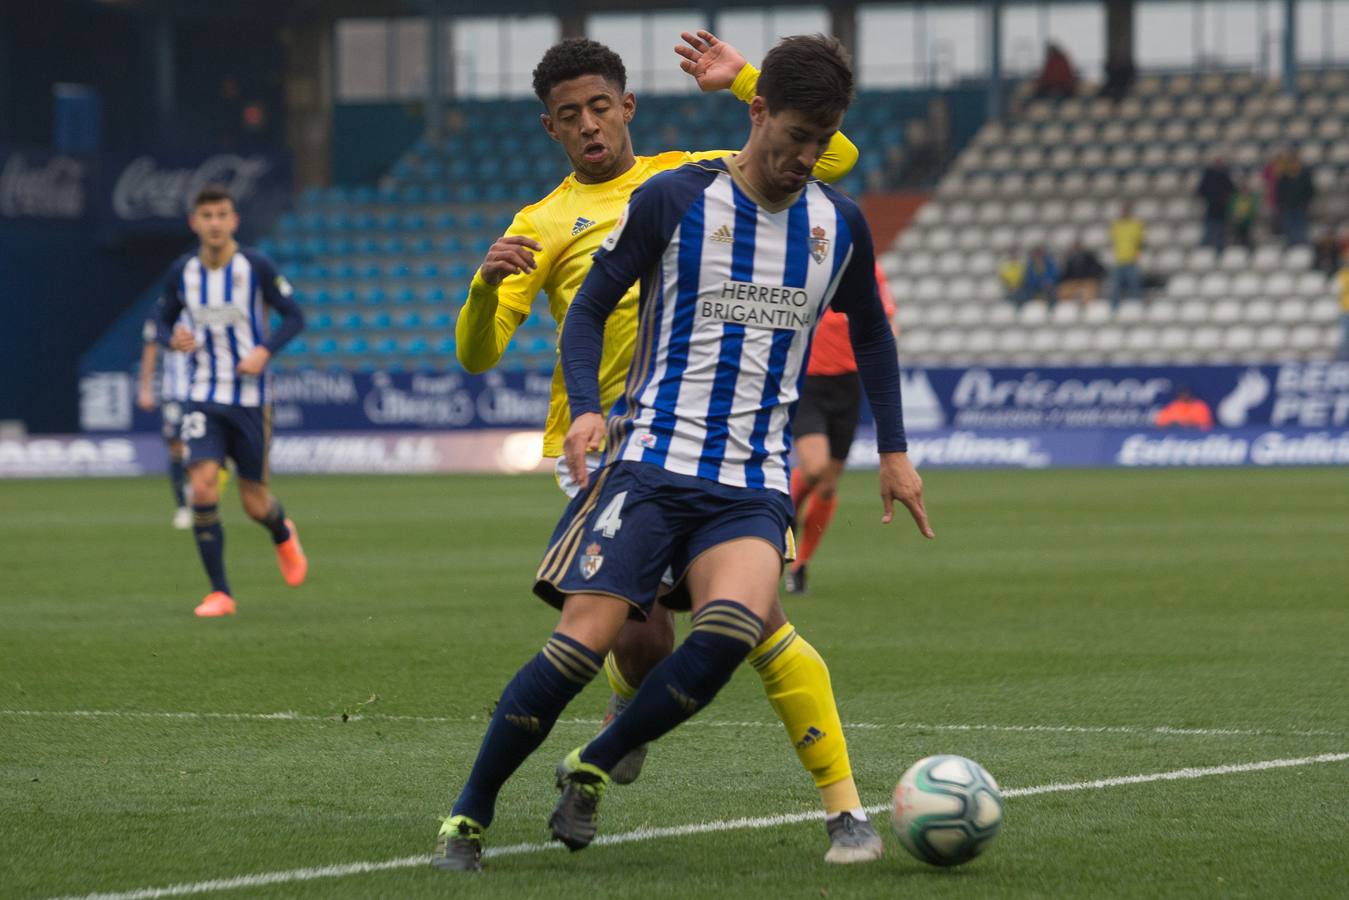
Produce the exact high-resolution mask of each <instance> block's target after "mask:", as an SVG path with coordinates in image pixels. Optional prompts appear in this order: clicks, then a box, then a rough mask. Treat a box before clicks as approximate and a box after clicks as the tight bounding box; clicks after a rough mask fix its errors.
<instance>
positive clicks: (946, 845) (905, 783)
mask: <svg viewBox="0 0 1349 900" xmlns="http://www.w3.org/2000/svg"><path fill="white" fill-rule="evenodd" d="M892 821H893V823H894V826H895V834H896V835H897V836H898V837H899V842H900V843H901V844H903V845H904V849H906V850H908V851H909V852H910V853H912V854H913V855H914V856H916V857H917V858H918V859H921V860H922V861H923V862H925V863H931V864H932V865H934V866H958V865H960V864H961V863H963V862H969V861H970V860H972V859H974V858H975V857H976V856H978V855H979V854H980V853H983V852H984V848H985V847H987V846H988V845H989V843H990V842H991V841H992V840H993V838H995V837H997V836H998V830H999V829H1000V828H1002V794H1001V793H1000V792H999V791H998V783H997V782H996V781H994V780H993V776H992V775H990V774H988V773H987V772H986V771H984V767H983V766H981V765H979V764H978V763H977V762H975V761H974V760H972V759H966V758H965V757H963V756H945V755H944V756H929V757H927V758H925V759H920V760H918V762H916V763H914V764H913V765H912V766H910V767H909V771H907V772H905V773H904V777H903V778H901V779H899V784H898V785H897V786H896V787H895V804H894V809H893V810H892Z"/></svg>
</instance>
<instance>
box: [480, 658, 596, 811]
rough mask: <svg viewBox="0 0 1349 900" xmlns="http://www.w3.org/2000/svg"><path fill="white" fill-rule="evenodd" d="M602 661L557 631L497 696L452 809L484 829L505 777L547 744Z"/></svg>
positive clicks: (493, 809) (494, 808)
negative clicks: (464, 782)
mask: <svg viewBox="0 0 1349 900" xmlns="http://www.w3.org/2000/svg"><path fill="white" fill-rule="evenodd" d="M603 664H604V657H602V656H601V655H599V654H598V653H595V652H593V651H591V650H590V649H589V648H587V647H585V646H584V645H583V644H580V643H577V642H576V641H574V640H572V639H571V638H569V637H567V636H566V635H563V634H558V633H556V632H555V633H554V634H553V636H552V637H551V638H549V639H548V643H547V644H544V646H543V650H542V651H541V652H540V653H539V654H538V655H537V656H535V657H534V658H533V659H531V660H530V661H529V662H527V663H525V665H524V667H523V668H522V669H520V671H519V672H517V673H515V677H514V678H513V679H511V683H510V684H508V685H506V690H505V691H503V692H502V694H501V699H500V700H499V701H497V707H496V711H495V712H493V713H492V722H491V724H489V725H488V726H487V734H486V736H485V737H484V738H483V739H482V747H481V748H480V749H479V750H478V758H477V759H476V760H475V761H474V763H473V771H471V772H470V773H469V775H468V783H467V784H466V785H464V789H463V791H461V792H460V794H459V797H458V799H456V800H455V801H454V810H453V814H454V815H456V816H468V817H469V818H471V819H473V820H475V821H476V822H478V824H480V825H482V826H483V827H484V828H486V827H487V826H488V825H489V824H491V822H492V816H493V814H494V813H495V811H496V800H497V794H498V793H500V792H501V786H502V785H503V784H505V783H506V779H507V778H510V777H511V774H512V773H514V772H515V770H516V769H518V768H519V767H520V764H521V763H522V762H524V761H525V759H526V758H527V757H528V756H529V754H531V753H533V752H534V751H535V750H536V749H538V746H539V745H540V744H542V743H543V739H544V738H546V737H547V736H548V732H549V731H551V730H552V728H553V723H554V722H556V721H557V717H558V716H559V715H561V714H562V710H563V709H565V708H566V706H567V704H568V703H570V702H571V700H572V698H573V697H575V696H576V695H577V694H579V693H580V692H581V689H582V688H584V687H585V686H586V685H587V684H589V683H590V680H591V679H592V678H594V677H595V675H596V674H597V673H598V672H599V670H600V667H601V666H602V665H603Z"/></svg>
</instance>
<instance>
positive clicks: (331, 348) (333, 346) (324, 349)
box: [316, 337, 337, 356]
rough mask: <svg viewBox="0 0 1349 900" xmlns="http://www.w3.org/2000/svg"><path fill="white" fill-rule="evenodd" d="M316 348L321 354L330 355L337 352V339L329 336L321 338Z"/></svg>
mask: <svg viewBox="0 0 1349 900" xmlns="http://www.w3.org/2000/svg"><path fill="white" fill-rule="evenodd" d="M316 349H317V350H318V352H319V353H320V354H321V355H323V356H331V355H332V354H334V353H336V352H337V341H335V340H334V339H332V338H330V337H326V338H323V339H322V340H320V341H319V342H318V346H317V348H316Z"/></svg>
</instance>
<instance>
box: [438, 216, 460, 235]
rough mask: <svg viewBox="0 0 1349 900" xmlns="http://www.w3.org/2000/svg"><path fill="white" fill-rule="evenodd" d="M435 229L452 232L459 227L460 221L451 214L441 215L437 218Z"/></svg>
mask: <svg viewBox="0 0 1349 900" xmlns="http://www.w3.org/2000/svg"><path fill="white" fill-rule="evenodd" d="M435 227H436V229H437V230H438V231H450V230H453V229H455V228H458V227H459V219H458V217H457V216H455V214H454V213H451V212H444V213H440V214H439V215H437V216H436V223H435Z"/></svg>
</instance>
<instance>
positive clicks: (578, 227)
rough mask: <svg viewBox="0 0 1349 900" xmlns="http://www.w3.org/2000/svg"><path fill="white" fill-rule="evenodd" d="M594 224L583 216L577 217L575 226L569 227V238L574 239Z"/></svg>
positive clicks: (593, 221)
mask: <svg viewBox="0 0 1349 900" xmlns="http://www.w3.org/2000/svg"><path fill="white" fill-rule="evenodd" d="M594 224H595V220H594V219H587V218H586V217H585V216H577V217H576V224H575V225H573V226H572V227H571V236H572V237H576V236H577V235H578V234H580V233H581V232H583V231H585V230H586V229H587V228H589V227H590V226H592V225H594Z"/></svg>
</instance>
